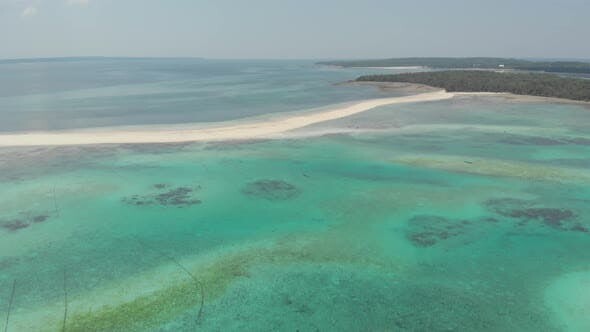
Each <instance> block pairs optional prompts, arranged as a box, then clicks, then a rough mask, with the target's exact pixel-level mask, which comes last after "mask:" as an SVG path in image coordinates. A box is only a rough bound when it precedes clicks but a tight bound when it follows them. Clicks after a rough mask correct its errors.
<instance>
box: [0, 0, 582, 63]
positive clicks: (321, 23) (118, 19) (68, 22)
mask: <svg viewBox="0 0 590 332" xmlns="http://www.w3.org/2000/svg"><path fill="white" fill-rule="evenodd" d="M589 40H590V0H555V1H553V0H510V1H509V0H404V1H396V0H390V1H386V0H356V1H353V0H233V1H232V0H0V58H15V57H45V56H77V55H105V56H197V57H208V58H379V57H402V56H514V57H553V58H555V57H564V58H590V42H589Z"/></svg>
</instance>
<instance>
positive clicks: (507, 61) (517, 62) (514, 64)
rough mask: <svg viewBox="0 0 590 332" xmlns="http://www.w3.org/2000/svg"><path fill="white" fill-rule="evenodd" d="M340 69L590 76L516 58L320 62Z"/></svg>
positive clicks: (577, 67) (585, 69) (567, 64)
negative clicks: (482, 70)
mask: <svg viewBox="0 0 590 332" xmlns="http://www.w3.org/2000/svg"><path fill="white" fill-rule="evenodd" d="M318 64H322V65H332V66H341V67H425V68H432V69H498V68H500V69H513V70H524V71H541V72H550V73H577V74H589V73H590V62H583V61H531V60H523V59H513V58H490V57H478V58H442V57H437V58H393V59H372V60H338V61H324V62H319V63H318Z"/></svg>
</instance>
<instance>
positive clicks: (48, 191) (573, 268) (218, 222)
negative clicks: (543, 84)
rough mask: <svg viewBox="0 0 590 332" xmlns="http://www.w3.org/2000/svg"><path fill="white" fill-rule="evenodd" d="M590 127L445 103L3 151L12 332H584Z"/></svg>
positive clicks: (0, 204)
mask: <svg viewBox="0 0 590 332" xmlns="http://www.w3.org/2000/svg"><path fill="white" fill-rule="evenodd" d="M589 120H590V112H589V110H588V107H586V106H582V105H568V104H549V103H541V102H539V101H528V102H523V101H515V100H506V99H504V98H495V97H494V98H492V97H486V98H482V97H477V98H475V97H458V98H455V99H453V100H451V101H444V102H433V103H420V104H413V105H403V106H391V107H382V108H379V109H376V110H373V111H369V112H366V113H363V114H360V115H357V116H354V117H350V118H346V119H342V120H338V121H332V122H329V123H324V124H320V125H315V126H313V127H312V128H307V129H305V130H306V131H313V130H319V131H322V130H325V129H326V128H330V129H333V130H334V131H336V132H338V131H341V132H342V133H341V134H334V135H329V136H323V137H315V138H301V139H291V140H278V141H252V142H228V143H215V144H213V143H212V144H175V145H122V146H96V147H92V146H88V147H67V148H66V147H64V148H38V149H37V148H27V149H22V148H19V149H16V148H15V149H3V150H1V151H0V171H1V173H0V181H1V188H2V190H1V191H0V224H1V226H2V227H1V228H0V253H1V256H0V296H1V297H0V298H1V299H2V302H3V303H6V305H3V306H2V307H3V308H5V307H7V306H8V304H10V305H11V306H10V316H9V317H8V327H9V330H10V331H28V330H48V331H56V330H62V329H63V327H64V321H65V329H66V330H67V331H88V330H103V331H113V330H121V331H129V330H151V331H179V330H187V331H192V330H196V329H198V330H213V331H219V330H256V331H260V330H262V331H275V330H300V331H314V330H320V331H325V330H342V331H358V330H381V331H382V330H386V331H387V330H391V331H399V330H407V331H416V330H452V329H456V330H518V331H553V330H555V331H559V330H570V331H585V330H588V328H590V319H588V317H590V311H589V310H590V309H589V307H588V300H587V299H588V298H589V297H590V286H589V284H588V278H589V277H588V275H589V273H590V272H589V271H590V232H589V229H590V207H589V206H590V205H589V204H588V203H589V202H590V186H589V185H588V184H589V183H590V170H589V167H588V166H590V157H589V156H590V144H588V143H589V142H590V130H589V129H590V128H588V125H587V124H588V123H590V121H589ZM13 286H14V288H13ZM13 289H14V293H13ZM584 294H587V296H584ZM66 303H67V305H66ZM66 308H67V311H66V310H65V309H66ZM6 313H7V311H4V312H2V315H4V316H2V317H6V316H5V314H6ZM64 318H65V319H64Z"/></svg>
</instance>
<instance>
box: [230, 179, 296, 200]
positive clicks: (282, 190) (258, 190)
mask: <svg viewBox="0 0 590 332" xmlns="http://www.w3.org/2000/svg"><path fill="white" fill-rule="evenodd" d="M242 193H243V194H244V195H247V196H252V197H258V198H263V199H267V200H269V201H278V200H288V199H291V198H294V197H296V196H297V195H299V193H300V191H299V189H298V188H297V187H296V186H294V185H292V184H290V183H288V182H285V181H282V180H268V179H265V180H258V181H254V182H250V183H248V184H247V185H246V186H245V187H244V188H243V189H242Z"/></svg>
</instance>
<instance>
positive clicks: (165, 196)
mask: <svg viewBox="0 0 590 332" xmlns="http://www.w3.org/2000/svg"><path fill="white" fill-rule="evenodd" d="M169 187H170V186H169V185H167V184H163V183H157V184H155V185H153V188H155V189H156V190H158V192H157V193H153V194H147V195H131V196H129V197H124V198H123V199H122V201H123V203H125V204H129V205H135V206H142V205H160V206H175V207H188V206H191V205H197V204H201V200H199V199H196V198H194V197H193V194H194V191H195V188H192V187H177V188H170V189H168V188H169ZM197 189H198V188H197Z"/></svg>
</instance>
